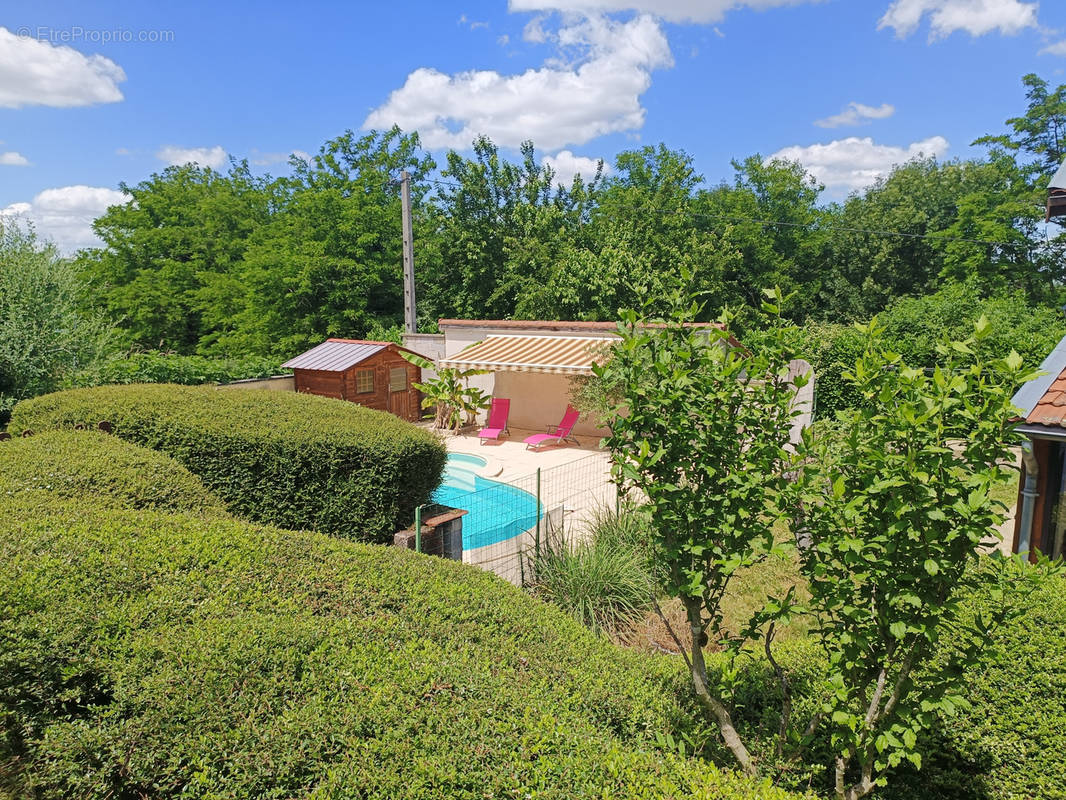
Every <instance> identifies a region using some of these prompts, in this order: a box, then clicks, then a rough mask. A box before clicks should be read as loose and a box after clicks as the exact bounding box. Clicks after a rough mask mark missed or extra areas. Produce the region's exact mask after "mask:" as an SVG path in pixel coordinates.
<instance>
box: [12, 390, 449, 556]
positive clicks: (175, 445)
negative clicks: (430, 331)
mask: <svg viewBox="0 0 1066 800" xmlns="http://www.w3.org/2000/svg"><path fill="white" fill-rule="evenodd" d="M100 420H107V421H109V422H111V423H112V425H113V426H114V429H115V434H116V435H118V436H120V437H122V438H123V439H126V440H128V441H131V442H135V443H137V444H141V445H144V446H147V447H150V448H152V449H155V450H160V451H162V452H164V453H167V454H168V455H170V456H173V457H174V458H175V459H177V460H178V461H179V462H181V463H182V464H184V465H185V466H186V467H188V469H189V470H191V471H192V472H193V473H195V474H196V475H198V476H199V477H200V479H201V480H203V482H204V484H205V485H206V486H207V487H208V488H209V489H210V490H211V491H213V492H215V493H216V494H217V495H218V496H219V497H221V498H222V499H223V501H225V503H226V506H227V507H228V508H229V509H230V511H232V512H233V513H235V514H237V515H239V516H242V517H244V518H247V519H250V520H254V521H257V522H268V523H272V524H275V525H279V526H281V527H285V528H312V529H317V530H320V531H323V532H326V533H331V534H334V535H339V536H344V537H349V538H355V539H360V540H363V541H386V540H388V539H389V538H390V537H391V536H392V534H393V533H394V532H395V531H396V530H397V529H398V528H399V527H401V526H403V525H406V524H410V522H411V520H412V519H413V517H414V509H415V506H417V505H419V504H421V503H425V502H427V501H428V500H429V497H430V494H431V493H432V492H433V490H434V489H435V488H436V487H437V484H438V483H439V482H440V476H441V472H442V470H443V468H444V461H445V457H446V451H445V448H444V445H443V444H442V443H441V442H440V441H439V440H438V439H437V438H436V437H435V436H433V435H432V434H430V433H428V432H426V431H424V430H422V429H420V428H418V427H416V426H414V425H412V424H410V423H408V422H404V421H403V420H401V419H399V418H397V417H394V416H392V415H391V414H386V413H383V412H380V411H372V410H370V409H367V408H363V407H362V406H358V405H356V404H354V403H346V402H343V401H340V400H330V399H328V398H323V397H314V396H311V395H306V394H297V393H294V392H267V391H257V390H254V389H217V388H214V387H207V386H175V385H172V384H153V385H147V384H139V385H138V384H135V385H131V386H100V387H95V388H91V389H72V390H69V391H65V392H56V393H54V394H49V395H42V396H41V397H35V398H33V399H31V400H24V401H23V402H21V403H19V404H18V405H17V406H16V407H15V410H14V412H13V414H12V418H11V428H12V430H14V431H16V432H18V431H22V430H24V429H27V428H29V429H32V430H36V431H42V430H46V429H49V428H65V427H69V426H71V425H74V424H75V423H85V424H88V425H95V424H96V423H97V422H98V421H100Z"/></svg>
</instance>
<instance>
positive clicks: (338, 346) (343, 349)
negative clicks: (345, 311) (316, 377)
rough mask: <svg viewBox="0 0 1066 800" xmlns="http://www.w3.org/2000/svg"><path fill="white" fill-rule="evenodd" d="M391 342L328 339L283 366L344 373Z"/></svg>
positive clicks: (389, 345) (390, 344)
mask: <svg viewBox="0 0 1066 800" xmlns="http://www.w3.org/2000/svg"><path fill="white" fill-rule="evenodd" d="M387 347H395V345H394V344H392V343H391V342H370V341H363V340H361V339H326V341H324V342H322V344H320V345H318V346H317V347H312V348H311V349H310V350H308V351H307V352H306V353H301V354H300V355H298V356H296V357H295V358H290V359H289V360H288V361H286V362H285V363H284V364H282V365H281V366H283V367H288V368H289V369H314V370H319V371H321V372H344V371H345V370H346V369H349V368H351V367H354V366H355V365H356V364H358V363H359V362H361V361H366V360H367V359H368V358H370V357H371V356H374V355H377V354H378V353H380V352H381V351H382V350H384V349H386V348H387Z"/></svg>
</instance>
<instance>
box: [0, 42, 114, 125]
mask: <svg viewBox="0 0 1066 800" xmlns="http://www.w3.org/2000/svg"><path fill="white" fill-rule="evenodd" d="M124 80H126V73H125V72H123V71H122V67H120V66H119V65H118V64H116V63H115V62H114V61H112V60H111V59H109V58H104V57H103V56H101V55H91V56H87V55H85V54H83V53H80V52H78V51H77V50H75V49H74V48H72V47H57V46H55V45H53V44H50V43H49V42H47V41H38V40H37V39H34V38H31V37H29V36H16V35H15V34H14V33H12V32H11V31H9V30H8V29H7V28H2V27H0V108H21V107H22V106H55V107H68V106H91V105H95V104H96V103H117V102H118V101H119V100H121V99H122V92H121V91H120V90H119V88H118V84H120V83H122V82H123V81H124Z"/></svg>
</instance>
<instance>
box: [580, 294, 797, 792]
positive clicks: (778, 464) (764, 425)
mask: <svg viewBox="0 0 1066 800" xmlns="http://www.w3.org/2000/svg"><path fill="white" fill-rule="evenodd" d="M685 277H686V278H690V277H691V276H689V275H687V274H686V276H685ZM682 298H683V295H682V294H681V293H675V295H674V300H675V307H674V311H673V313H672V315H671V317H670V319H669V320H667V321H666V322H665V324H664V325H663V327H661V328H653V327H647V326H644V325H641V324H640V323H639V321H638V318H637V316H636V313H635V312H632V311H631V312H629V313H627V314H626V315H624V316H623V322H622V323H621V324H620V325H619V335H620V337H621V341H620V342H619V343H618V345H617V346H616V347H615V349H614V351H613V355H612V357H611V359H610V360H609V361H608V362H607V364H606V365H605V366H603V367H596V368H595V372H596V374H597V376H599V377H600V378H601V379H603V380H605V382H606V383H607V384H608V385H614V386H618V387H620V397H619V398H618V400H617V401H616V403H615V405H614V412H615V413H614V415H613V416H612V418H611V420H610V427H611V435H610V436H609V437H608V438H607V440H606V442H607V446H608V447H609V448H610V450H611V456H612V459H613V463H614V474H615V476H616V479H617V480H618V481H619V482H620V484H621V485H622V486H624V487H626V488H629V489H635V490H637V491H638V492H639V493H641V495H642V496H643V497H646V498H647V502H648V506H649V509H650V516H651V530H652V536H653V537H654V549H655V551H656V552H658V553H661V557H662V559H663V561H664V563H665V566H666V571H667V577H666V583H665V588H666V591H667V592H668V593H669V594H671V595H672V596H676V597H678V598H680V600H681V602H682V603H683V605H684V607H685V614H686V618H687V621H688V626H689V631H690V634H691V639H690V641H691V646H690V647H688V648H685V647H684V646H683V645H682V644H681V642H680V638H678V639H677V641H678V646H679V648H680V649H681V650H682V651H683V652H686V655H685V658H686V663H687V665H688V667H689V671H690V674H691V678H692V685H693V689H694V691H695V694H696V697H697V699H698V701H699V703H700V704H701V706H702V707H703V708H704V710H705V711H706V712H707V714H708V716H709V717H710V718H711V719H712V720H713V721H714V722H715V723H716V724H717V725H718V728H719V730H720V731H721V733H722V737H723V739H724V740H725V743H726V745H727V747H728V748H729V749H730V751H731V752H732V753H733V755H734V756H735V757H736V759H737V762H738V763H739V764H740V766H741V768H742V769H743V770H744V771H745V772H747V773H749V774H754V773H755V772H756V765H755V763H754V761H753V760H752V757H751V755H750V754H749V752H748V750H747V748H746V747H745V745H744V743H743V742H742V741H741V738H740V736H739V734H738V733H737V731H736V729H735V727H734V724H733V719H732V714H731V712H730V710H729V707H728V705H727V702H726V700H725V689H726V687H724V686H721V685H716V684H715V683H714V682H713V681H712V679H711V676H710V675H709V674H708V671H707V666H706V663H705V660H704V654H703V647H704V646H705V645H706V643H707V641H708V632H710V633H712V634H719V633H720V625H721V622H722V616H723V614H722V607H721V601H722V596H723V594H724V593H725V591H726V589H727V587H728V586H729V583H730V581H731V580H732V579H733V577H734V576H735V575H736V574H737V572H738V570H740V569H742V568H745V567H750V566H752V565H754V564H757V563H759V562H760V561H762V560H764V559H766V558H767V557H768V556H769V555H771V554H776V553H778V552H780V550H781V548H782V547H783V545H782V544H781V543H780V542H778V541H776V540H775V536H774V531H773V524H774V520H775V519H776V518H777V516H778V512H777V511H775V509H776V508H778V507H779V506H778V504H776V503H775V499H776V497H777V495H778V494H779V493H780V492H781V491H782V490H783V489H784V485H785V480H786V479H785V470H784V463H785V460H786V453H785V447H786V445H787V444H788V441H789V430H790V423H791V419H792V416H793V412H792V410H791V397H792V390H791V388H790V386H789V382H788V362H789V357H790V354H789V352H788V350H787V348H785V347H784V346H782V345H780V343H778V345H777V346H774V344H773V342H772V340H770V339H768V340H767V346H766V347H763V348H760V349H759V350H758V351H755V352H752V353H747V352H745V351H744V350H742V349H738V348H734V347H732V346H730V344H729V340H728V334H727V332H726V331H725V330H724V329H722V328H697V327H692V326H691V325H688V324H687V323H688V322H689V321H691V320H693V319H696V318H698V316H699V312H700V309H699V307H698V306H697V305H694V304H691V303H686V302H685V301H684V300H683V299H682ZM771 299H774V300H776V302H777V305H768V306H767V310H768V311H769V312H771V315H772V318H773V319H774V320H777V319H778V318H779V305H780V303H781V296H780V292H777V293H776V295H775V294H773V293H771ZM724 321H728V318H726V319H725V320H724ZM772 325H773V326H774V327H776V328H777V329H779V323H778V322H776V321H775V322H774V323H772ZM803 380H804V379H803V378H802V377H801V378H798V379H797V381H798V382H799V383H802V382H803ZM664 621H665V617H664ZM740 644H742V641H740V640H738V641H736V642H734V645H735V647H734V649H733V651H732V652H733V653H734V654H735V653H736V652H737V651H738V649H739V646H740Z"/></svg>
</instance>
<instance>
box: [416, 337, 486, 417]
mask: <svg viewBox="0 0 1066 800" xmlns="http://www.w3.org/2000/svg"><path fill="white" fill-rule="evenodd" d="M400 355H402V356H403V357H404V358H405V359H407V360H408V361H410V362H411V363H412V364H414V365H415V366H417V367H421V368H422V369H426V370H433V371H434V372H435V373H436V375H435V376H434V377H432V378H428V379H426V380H424V381H422V382H421V383H414V384H412V386H414V387H415V388H416V389H418V391H420V392H422V408H432V409H434V418H433V427H434V428H437V429H438V430H451V431H454V432H458V431H459V429H460V428H461V427H463V425H464V424H470V423H472V422H473V421H474V417H475V416H476V415H477V413H478V412H479V411H483V410H485V409H486V408H488V407H489V405H490V403H491V402H492V398H491V397H490V396H489V395H488V394H486V393H485V391H484V390H483V389H479V388H477V387H476V386H470V384H469V379H470V378H472V377H474V376H475V375H487V374H488V373H489V370H486V369H458V368H456V367H442V366H439V365H437V364H434V363H433V362H432V361H430V360H429V359H428V358H423V357H422V356H420V355H418V354H417V353H410V352H405V351H401V352H400Z"/></svg>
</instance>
